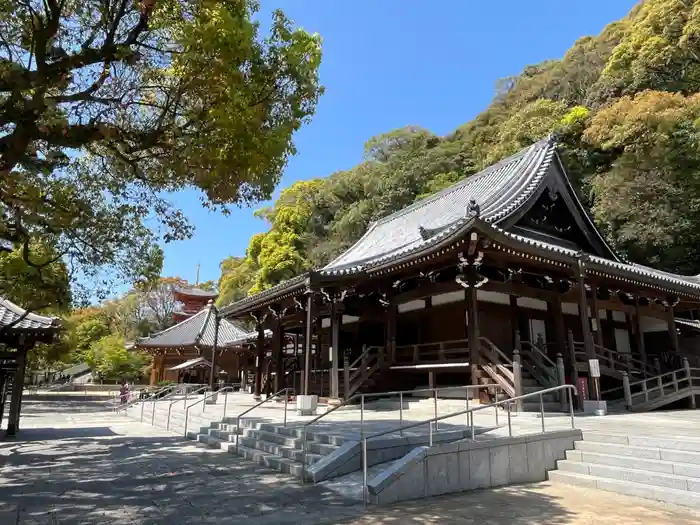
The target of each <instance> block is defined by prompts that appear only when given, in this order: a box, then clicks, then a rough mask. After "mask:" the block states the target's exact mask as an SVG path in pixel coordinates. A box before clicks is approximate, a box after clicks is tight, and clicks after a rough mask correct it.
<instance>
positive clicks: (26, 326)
mask: <svg viewBox="0 0 700 525" xmlns="http://www.w3.org/2000/svg"><path fill="white" fill-rule="evenodd" d="M25 314H26V315H25ZM18 319H21V320H20V321H18ZM12 323H15V324H13V325H12V327H10V328H9V330H13V331H36V332H40V331H49V330H58V329H59V328H60V326H59V320H58V319H57V318H56V317H46V316H43V315H38V314H35V313H31V312H30V313H28V314H27V313H26V310H24V309H23V308H21V307H19V306H17V305H16V304H15V303H13V302H12V301H10V300H8V299H5V298H3V297H0V326H8V325H10V324H12Z"/></svg>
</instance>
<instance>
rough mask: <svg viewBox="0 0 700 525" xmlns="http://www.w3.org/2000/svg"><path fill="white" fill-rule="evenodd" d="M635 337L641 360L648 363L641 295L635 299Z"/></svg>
mask: <svg viewBox="0 0 700 525" xmlns="http://www.w3.org/2000/svg"><path fill="white" fill-rule="evenodd" d="M634 338H635V342H636V344H637V352H639V356H640V359H641V361H642V362H643V363H644V364H647V361H648V358H647V349H646V344H645V343H644V332H643V330H642V310H641V308H640V307H639V297H637V298H635V300H634Z"/></svg>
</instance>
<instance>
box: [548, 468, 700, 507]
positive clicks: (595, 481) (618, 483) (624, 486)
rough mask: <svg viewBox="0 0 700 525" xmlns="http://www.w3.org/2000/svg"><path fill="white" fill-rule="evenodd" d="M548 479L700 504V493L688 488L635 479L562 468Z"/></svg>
mask: <svg viewBox="0 0 700 525" xmlns="http://www.w3.org/2000/svg"><path fill="white" fill-rule="evenodd" d="M548 479H549V480H550V481H552V482H558V483H566V484H568V485H576V486H579V487H586V488H595V489H598V490H606V491H609V492H617V493H618V494H626V495H628V496H636V497H639V498H646V499H653V500H656V501H663V502H665V503H671V504H674V505H685V506H688V507H698V506H700V493H697V492H691V491H688V490H677V489H672V488H665V487H659V486H654V485H649V484H646V483H636V482H633V481H627V480H624V481H623V480H619V479H611V478H605V477H599V476H591V475H588V474H581V473H578V472H567V471H561V470H552V471H550V472H549V473H548Z"/></svg>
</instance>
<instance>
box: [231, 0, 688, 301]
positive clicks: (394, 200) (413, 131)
mask: <svg viewBox="0 0 700 525" xmlns="http://www.w3.org/2000/svg"><path fill="white" fill-rule="evenodd" d="M406 118H410V115H406ZM549 133H556V134H558V136H559V137H560V140H561V144H562V145H561V152H562V154H563V157H564V160H565V163H566V166H567V168H568V169H569V171H570V172H571V174H572V176H573V177H574V183H575V185H576V187H577V190H578V191H579V193H580V195H581V197H582V199H583V201H584V202H585V203H586V205H587V206H589V208H590V211H591V213H592V215H593V216H594V218H595V220H596V222H597V224H598V226H599V227H600V228H601V229H602V230H603V231H604V232H605V234H606V235H607V236H608V237H609V239H610V240H611V242H612V243H613V244H614V246H615V247H616V248H617V249H618V250H619V251H620V252H621V253H622V254H623V255H624V256H626V257H627V258H629V259H631V260H633V261H635V262H640V263H646V264H651V265H655V266H657V267H660V268H663V269H667V270H671V271H674V272H680V273H700V257H698V255H700V228H699V227H698V219H699V218H700V0H646V1H643V2H640V4H638V5H637V6H636V7H635V8H634V9H633V10H632V12H630V13H629V14H628V16H627V17H626V18H624V19H623V20H620V21H618V22H615V23H613V24H610V25H609V26H608V27H606V28H605V29H604V30H603V32H602V33H601V34H600V35H598V36H595V37H584V38H581V39H580V40H579V41H577V42H576V43H575V44H574V45H573V46H572V47H571V49H570V50H569V51H568V52H567V53H566V55H565V56H564V57H563V58H562V59H561V60H553V61H547V62H543V63H541V64H537V65H532V66H528V67H526V68H525V69H524V70H523V72H522V73H521V74H520V75H518V76H517V77H513V78H507V79H504V80H503V81H501V82H500V83H499V85H498V88H497V93H496V95H495V97H494V100H493V101H492V103H491V104H490V106H489V107H488V108H487V109H486V110H485V111H484V112H483V113H481V114H480V115H479V116H477V117H476V118H475V119H474V120H472V121H470V122H467V123H466V124H464V125H462V126H460V127H459V128H458V129H456V130H455V131H454V132H453V133H451V134H450V135H448V136H445V137H439V136H436V135H434V134H432V133H431V132H430V131H428V130H425V129H422V128H420V127H417V126H416V127H406V128H403V129H398V130H394V131H390V132H387V133H385V134H383V135H380V136H377V137H374V138H372V139H370V140H369V141H368V142H367V143H366V144H365V148H364V160H363V162H361V163H360V164H358V165H357V166H355V167H353V168H352V169H349V170H347V171H339V172H336V173H333V174H330V175H329V176H328V177H326V178H323V179H314V180H309V181H302V182H298V183H296V184H294V185H293V186H291V187H290V188H288V189H286V190H285V191H283V192H282V194H281V196H280V198H279V199H278V200H277V201H276V202H275V204H274V206H272V207H271V208H268V209H263V210H261V211H259V212H258V215H259V216H260V217H261V218H262V219H264V220H266V221H268V222H269V224H270V229H269V231H268V232H267V233H263V234H258V235H255V236H253V237H252V238H251V239H250V244H249V246H248V250H247V252H246V255H245V257H240V258H236V257H230V258H228V259H226V260H224V261H223V262H222V263H221V270H222V276H221V280H220V282H219V288H220V292H221V297H220V300H219V301H220V303H223V304H225V303H228V302H230V301H232V300H234V299H238V298H240V297H243V296H245V295H246V294H250V293H254V292H258V291H260V290H262V289H265V288H266V287H269V286H271V285H273V284H275V283H278V282H280V281H282V280H284V279H288V278H290V277H293V276H294V275H297V274H299V273H300V272H302V271H304V270H306V269H308V268H311V267H316V266H320V265H323V264H324V263H326V262H328V261H329V260H330V259H331V258H333V257H334V256H335V255H337V254H338V253H339V252H341V251H342V250H344V249H345V248H347V247H348V246H349V245H350V244H352V243H353V242H354V241H355V240H357V239H358V238H359V236H360V235H362V233H363V232H364V230H365V228H366V227H367V225H368V224H369V223H370V222H371V221H374V220H376V219H379V218H380V217H382V216H384V215H387V214H389V213H391V212H394V211H396V210H398V209H400V208H402V207H404V206H406V205H408V204H410V203H411V202H413V201H415V200H416V199H420V198H423V197H424V196H425V195H429V194H431V193H433V192H435V191H437V190H439V189H441V188H443V187H445V186H447V185H449V184H452V183H453V182H455V181H457V180H459V179H461V178H463V177H468V176H470V175H471V174H473V173H475V172H477V171H478V170H480V169H481V168H483V167H485V166H488V165H489V164H491V163H493V162H495V161H497V160H498V159H500V158H502V157H504V156H506V155H509V154H511V153H513V152H515V151H517V150H519V149H521V148H523V147H525V146H527V145H529V144H531V143H532V142H534V141H536V140H538V139H540V138H541V137H543V136H545V135H547V134H549Z"/></svg>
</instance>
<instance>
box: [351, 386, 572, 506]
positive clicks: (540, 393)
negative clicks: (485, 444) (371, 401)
mask: <svg viewBox="0 0 700 525" xmlns="http://www.w3.org/2000/svg"><path fill="white" fill-rule="evenodd" d="M560 390H567V391H568V395H569V414H570V417H571V428H575V424H574V405H573V403H572V400H573V399H572V397H573V395H574V394H575V392H576V387H575V386H574V385H559V386H555V387H552V388H545V389H544V390H538V391H537V392H530V393H529V394H523V395H521V396H517V397H512V398H510V399H505V400H503V401H496V402H495V403H489V404H488V405H479V406H475V407H472V408H468V409H466V410H460V411H458V412H453V413H451V414H446V415H444V416H439V417H434V418H431V419H426V420H425V421H420V422H418V423H411V424H410V425H404V426H403V427H401V428H400V429H399V428H394V429H392V430H385V431H383V432H377V433H376V434H372V435H371V436H364V437H362V438H360V439H361V443H362V499H363V500H364V503H365V505H367V441H368V440H370V439H374V438H378V437H382V436H386V435H388V434H393V433H394V432H396V431H398V430H407V429H409V428H415V427H419V426H423V425H428V427H429V429H430V430H429V434H428V445H429V446H431V447H432V446H433V425H430V423H434V422H438V421H442V420H443V419H449V418H451V417H457V416H461V415H464V414H471V415H472V417H471V422H472V423H471V425H472V426H471V429H472V440H474V412H478V411H479V410H486V409H487V408H493V407H499V406H502V405H506V406H507V409H508V436H509V437H513V428H512V426H511V419H510V418H511V416H510V412H511V411H510V406H511V405H512V404H513V403H514V402H520V401H522V400H523V399H527V398H530V397H535V396H538V397H539V398H540V415H541V418H542V433H544V432H545V426H544V401H543V397H542V396H543V395H544V394H549V393H551V392H558V391H560Z"/></svg>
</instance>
